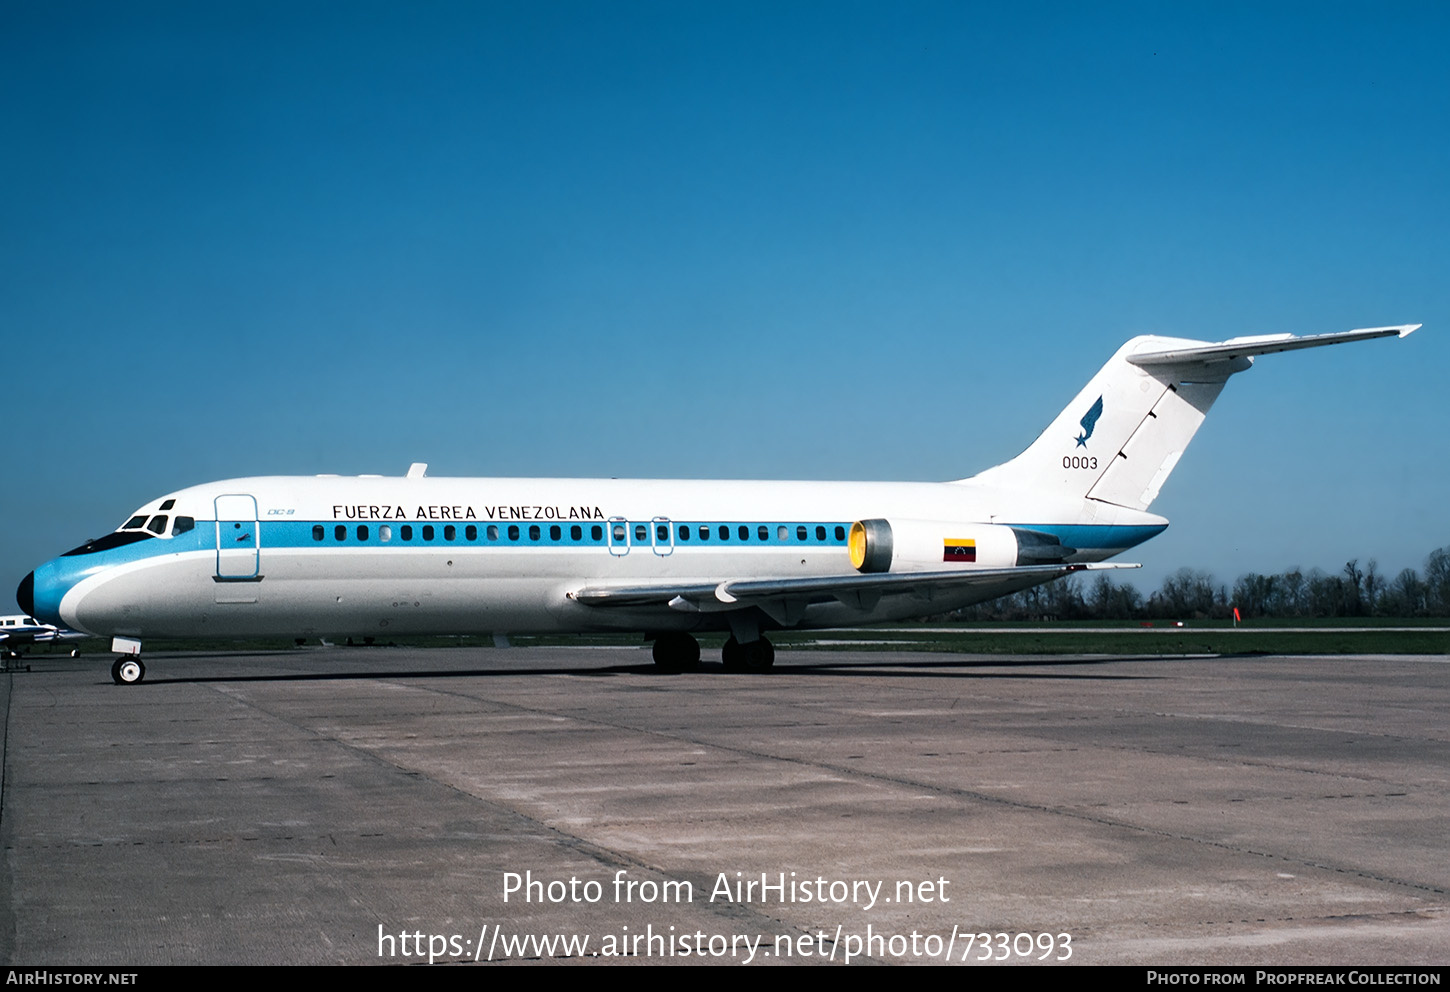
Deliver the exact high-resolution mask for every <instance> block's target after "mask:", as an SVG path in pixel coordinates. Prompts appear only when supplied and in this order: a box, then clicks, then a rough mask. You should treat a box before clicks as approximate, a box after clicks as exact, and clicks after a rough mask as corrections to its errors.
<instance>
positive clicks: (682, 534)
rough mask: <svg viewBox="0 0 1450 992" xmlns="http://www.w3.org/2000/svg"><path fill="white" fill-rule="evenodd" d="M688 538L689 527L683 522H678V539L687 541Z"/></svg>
mask: <svg viewBox="0 0 1450 992" xmlns="http://www.w3.org/2000/svg"><path fill="white" fill-rule="evenodd" d="M689 539H690V528H688V527H686V526H685V525H684V524H680V540H682V541H688V540H689Z"/></svg>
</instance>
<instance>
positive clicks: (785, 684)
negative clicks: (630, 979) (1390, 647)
mask: <svg viewBox="0 0 1450 992" xmlns="http://www.w3.org/2000/svg"><path fill="white" fill-rule="evenodd" d="M1447 660H1450V659H1447V658H1445V657H1404V656H1399V657H1321V658H1281V657H1252V658H1249V657H1219V658H1158V659H1144V658H1131V659H1120V658H1115V657H1113V658H1089V657H1061V656H1053V657H1041V658H1025V657H1002V656H991V657H988V656H967V655H947V654H929V653H915V654H912V653H902V652H869V651H839V652H793V653H792V652H781V653H780V655H779V657H778V661H777V668H776V671H775V672H774V673H772V674H770V675H768V676H752V675H727V674H725V673H724V672H723V671H722V670H721V669H720V667H719V665H718V663H714V658H713V657H711V658H710V659H709V660H707V663H706V665H705V666H704V668H703V670H702V671H701V672H699V673H691V674H685V675H661V674H656V673H655V671H654V669H653V666H652V665H650V664H649V662H648V654H647V653H645V652H644V651H640V650H634V649H608V648H587V649H585V648H579V649H570V648H515V649H507V650H496V649H487V648H485V649H477V650H474V649H435V650H413V649H397V648H368V649H361V648H359V649H342V648H338V649H332V650H322V649H308V650H297V651H293V652H277V653H263V654H212V655H199V654H186V655H170V656H167V655H157V656H151V657H148V658H147V666H148V673H147V680H146V682H144V683H143V684H141V685H138V686H128V687H118V686H115V685H113V684H112V683H111V680H110V677H109V673H108V671H107V664H108V661H109V660H108V659H107V660H106V662H104V663H102V662H99V661H97V660H96V659H95V658H94V657H92V658H85V657H83V658H80V659H77V660H71V659H69V658H58V657H57V658H53V659H52V658H44V657H36V658H33V659H32V660H31V666H32V670H31V671H29V672H18V673H15V674H13V675H3V676H0V692H3V693H4V699H3V701H0V703H3V705H0V712H3V714H4V719H5V728H4V736H3V739H4V747H5V752H4V764H3V773H4V779H3V791H0V843H3V846H4V851H5V858H4V863H3V867H0V896H3V898H0V914H3V918H0V956H3V958H4V960H5V961H6V962H7V963H9V964H24V965H39V964H49V965H127V964H132V965H139V964H169V963H186V964H220V963H257V964H261V963H267V964H276V963H307V964H312V963H334V962H336V963H347V964H365V963H377V962H388V963H418V962H420V961H423V962H426V961H428V960H429V959H430V956H431V957H432V959H433V960H434V961H435V962H440V963H441V962H445V961H446V962H453V961H465V960H466V961H472V960H474V958H475V956H477V957H478V959H480V960H489V959H493V960H496V961H497V960H502V961H512V962H530V961H542V962H551V963H552V962H574V961H584V962H589V963H605V962H614V961H625V962H629V963H655V962H673V963H693V962H696V961H705V962H742V963H743V962H745V961H747V960H749V961H752V962H753V963H756V964H778V963H784V962H802V961H810V962H822V961H832V960H834V961H836V962H843V961H846V960H847V959H850V960H853V961H858V962H867V961H870V962H879V963H913V962H929V961H941V960H944V959H946V958H948V957H949V958H950V959H951V960H953V961H961V960H963V959H966V960H968V961H972V962H976V961H978V960H979V959H981V958H982V957H983V956H984V955H985V956H986V957H987V958H989V959H1005V960H1006V961H1009V962H1012V963H1029V962H1031V963H1037V962H1038V961H1039V959H1045V960H1044V961H1043V962H1042V963H1044V964H1045V963H1047V962H1061V961H1064V960H1065V961H1066V962H1067V963H1069V964H1103V963H1114V964H1172V963H1182V964H1224V965H1227V964H1239V965H1242V964H1331V963H1339V964H1390V965H1410V964H1445V963H1447V962H1450V898H1447V892H1450V850H1447V849H1450V842H1447V834H1450V819H1447V812H1450V802H1447V799H1450V720H1447V715H1450V664H1447V663H1446V662H1447ZM531 883H532V884H531ZM747 883H753V884H751V885H750V887H748V888H747V887H746V885H747ZM977 934H987V935H990V936H989V937H988V938H987V940H986V942H985V943H984V942H983V940H982V938H981V937H979V936H975V935H977ZM998 935H1005V936H998Z"/></svg>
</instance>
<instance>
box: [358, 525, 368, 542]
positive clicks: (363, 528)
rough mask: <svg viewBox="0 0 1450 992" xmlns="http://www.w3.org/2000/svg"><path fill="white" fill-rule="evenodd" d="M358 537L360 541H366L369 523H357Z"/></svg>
mask: <svg viewBox="0 0 1450 992" xmlns="http://www.w3.org/2000/svg"><path fill="white" fill-rule="evenodd" d="M357 539H358V540H359V541H366V540H367V539H368V525H367V524H358V525H357Z"/></svg>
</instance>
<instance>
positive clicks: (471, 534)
mask: <svg viewBox="0 0 1450 992" xmlns="http://www.w3.org/2000/svg"><path fill="white" fill-rule="evenodd" d="M463 536H464V537H466V538H468V539H469V540H470V541H476V540H478V528H477V527H475V526H474V525H473V524H469V525H468V526H467V527H465V528H464V529H463Z"/></svg>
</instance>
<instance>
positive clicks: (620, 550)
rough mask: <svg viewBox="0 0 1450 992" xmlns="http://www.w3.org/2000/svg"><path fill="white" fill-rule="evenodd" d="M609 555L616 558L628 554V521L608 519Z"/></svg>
mask: <svg viewBox="0 0 1450 992" xmlns="http://www.w3.org/2000/svg"><path fill="white" fill-rule="evenodd" d="M608 527H609V553H610V554H612V555H614V556H615V557H616V558H618V557H622V556H624V555H627V554H629V521H628V520H627V519H625V518H624V517H610V518H609V524H608Z"/></svg>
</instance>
